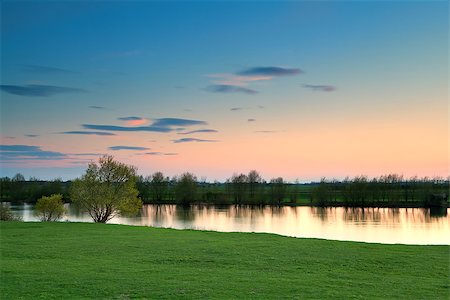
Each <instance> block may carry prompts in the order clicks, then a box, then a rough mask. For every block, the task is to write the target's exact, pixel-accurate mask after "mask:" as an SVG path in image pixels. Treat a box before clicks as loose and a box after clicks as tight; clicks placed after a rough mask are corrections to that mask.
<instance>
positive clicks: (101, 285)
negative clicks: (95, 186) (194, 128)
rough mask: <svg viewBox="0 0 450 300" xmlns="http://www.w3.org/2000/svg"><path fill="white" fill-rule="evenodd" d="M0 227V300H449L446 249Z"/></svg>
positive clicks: (111, 228) (125, 229)
mask: <svg viewBox="0 0 450 300" xmlns="http://www.w3.org/2000/svg"><path fill="white" fill-rule="evenodd" d="M0 226H1V230H0V232H1V243H0V251H1V254H2V255H1V268H0V272H1V285H0V295H1V298H2V299H45V298H47V299H48V298H51V299H292V298H301V299H448V295H449V294H448V293H449V282H448V266H449V265H448V264H449V257H448V255H449V251H450V248H449V246H414V245H382V244H368V243H356V242H339V241H327V240H318V239H298V238H289V237H282V236H277V235H272V234H255V233H219V232H205V231H193V230H173V229H162V228H149V227H140V226H122V225H109V224H108V225H104V224H89V223H65V222H57V223H56V222H42V223H27V222H26V223H23V222H21V223H15V222H1V223H0ZM49 245H51V246H49ZM19 287H20V288H19Z"/></svg>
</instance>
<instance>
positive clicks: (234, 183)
mask: <svg viewBox="0 0 450 300" xmlns="http://www.w3.org/2000/svg"><path fill="white" fill-rule="evenodd" d="M229 184H230V188H231V194H232V197H233V202H234V204H242V203H243V202H244V200H245V194H246V192H247V176H246V175H245V174H239V175H238V174H233V176H232V177H231V179H230V181H229Z"/></svg>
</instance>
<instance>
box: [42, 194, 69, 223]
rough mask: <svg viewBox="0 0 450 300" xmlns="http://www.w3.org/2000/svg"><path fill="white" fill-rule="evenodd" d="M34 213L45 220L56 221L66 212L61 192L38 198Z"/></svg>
mask: <svg viewBox="0 0 450 300" xmlns="http://www.w3.org/2000/svg"><path fill="white" fill-rule="evenodd" d="M35 211H36V215H37V216H38V217H39V218H40V219H41V220H42V221H45V222H50V221H57V220H59V219H61V218H62V216H63V215H64V213H65V212H66V210H65V208H64V203H63V201H62V195H61V194H53V195H51V196H48V197H47V196H43V197H42V198H40V199H38V201H37V202H36V207H35Z"/></svg>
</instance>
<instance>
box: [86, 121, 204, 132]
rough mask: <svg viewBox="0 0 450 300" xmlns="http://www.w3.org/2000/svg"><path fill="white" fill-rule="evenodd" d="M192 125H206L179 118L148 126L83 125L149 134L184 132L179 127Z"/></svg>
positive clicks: (88, 127) (96, 128) (99, 128)
mask: <svg viewBox="0 0 450 300" xmlns="http://www.w3.org/2000/svg"><path fill="white" fill-rule="evenodd" d="M194 125H207V123H206V122H205V121H200V120H190V119H179V118H160V119H154V121H153V123H152V124H151V125H149V126H134V127H125V126H116V125H94V124H83V125H82V126H83V127H84V128H86V129H92V130H105V131H149V132H172V131H178V130H184V128H179V127H180V126H194Z"/></svg>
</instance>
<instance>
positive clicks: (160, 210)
mask: <svg viewBox="0 0 450 300" xmlns="http://www.w3.org/2000/svg"><path fill="white" fill-rule="evenodd" d="M174 212H175V205H173V204H145V205H143V206H142V210H141V217H142V218H143V219H146V220H149V221H153V222H154V223H157V224H161V223H164V221H166V220H167V218H168V217H170V216H172V215H173V214H174Z"/></svg>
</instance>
